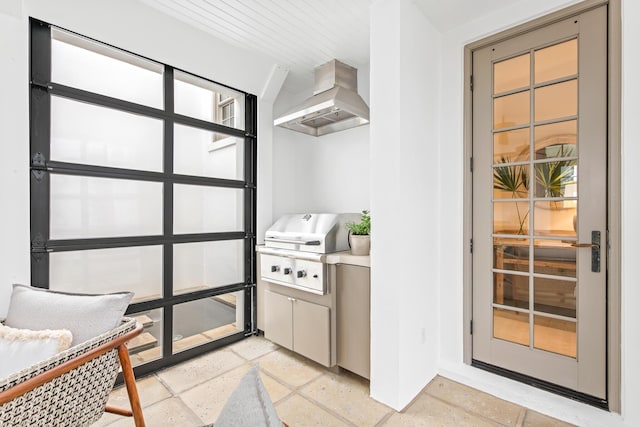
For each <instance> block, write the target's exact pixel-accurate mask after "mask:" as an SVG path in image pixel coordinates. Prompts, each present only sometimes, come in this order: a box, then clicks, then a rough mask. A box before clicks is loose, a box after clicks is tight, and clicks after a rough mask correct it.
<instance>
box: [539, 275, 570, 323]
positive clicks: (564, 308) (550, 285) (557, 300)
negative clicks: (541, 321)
mask: <svg viewBox="0 0 640 427" xmlns="http://www.w3.org/2000/svg"><path fill="white" fill-rule="evenodd" d="M576 292H577V287H576V282H575V281H568V280H555V279H547V278H543V277H536V278H535V279H534V282H533V306H534V309H535V310H536V311H540V312H543V313H550V314H555V315H558V316H564V317H570V318H574V319H575V317H576Z"/></svg>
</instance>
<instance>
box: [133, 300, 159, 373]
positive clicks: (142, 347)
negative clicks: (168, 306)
mask: <svg viewBox="0 0 640 427" xmlns="http://www.w3.org/2000/svg"><path fill="white" fill-rule="evenodd" d="M129 316H131V317H134V318H135V319H136V320H137V321H138V322H139V323H140V324H141V325H142V326H143V327H144V331H143V332H142V333H141V334H140V335H138V336H137V337H135V338H133V339H132V340H131V341H129V342H128V343H127V348H128V349H129V356H130V357H131V364H132V365H133V366H139V365H142V364H144V363H147V362H151V361H152V360H157V359H160V358H162V329H163V327H162V325H163V323H164V322H163V320H162V309H161V308H157V309H155V310H147V311H141V312H139V313H135V314H131V315H129Z"/></svg>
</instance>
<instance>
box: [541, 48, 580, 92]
mask: <svg viewBox="0 0 640 427" xmlns="http://www.w3.org/2000/svg"><path fill="white" fill-rule="evenodd" d="M534 55H535V56H534V69H535V82H536V83H543V82H547V81H550V80H555V79H559V78H561V77H567V76H573V75H575V74H578V39H573V40H569V41H567V42H564V43H558V44H556V45H553V46H549V47H546V48H544V49H540V50H537V51H536V52H535V54H534Z"/></svg>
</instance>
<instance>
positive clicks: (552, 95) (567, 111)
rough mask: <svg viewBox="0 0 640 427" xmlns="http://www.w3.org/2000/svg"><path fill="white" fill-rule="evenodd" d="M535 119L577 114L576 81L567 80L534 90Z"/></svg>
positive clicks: (541, 119)
mask: <svg viewBox="0 0 640 427" xmlns="http://www.w3.org/2000/svg"><path fill="white" fill-rule="evenodd" d="M534 96H535V121H536V122H541V121H543V120H551V119H558V118H561V117H568V116H575V115H576V114H578V81H577V80H575V79H574V80H569V81H568V82H564V83H557V84H554V85H549V86H545V87H541V88H538V89H536V90H535V94H534Z"/></svg>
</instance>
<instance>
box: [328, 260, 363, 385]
mask: <svg viewBox="0 0 640 427" xmlns="http://www.w3.org/2000/svg"><path fill="white" fill-rule="evenodd" d="M370 271H371V270H370V269H369V268H367V267H359V266H354V265H346V264H339V265H337V266H336V293H337V297H336V311H337V314H336V321H337V335H338V336H337V347H338V348H337V350H338V351H337V353H338V354H337V357H338V365H339V366H341V367H343V368H345V369H347V370H349V371H351V372H354V373H356V374H358V375H360V376H362V377H364V378H367V379H368V378H369V372H370V347H371V326H370V313H371V303H370V282H371V274H370Z"/></svg>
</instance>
